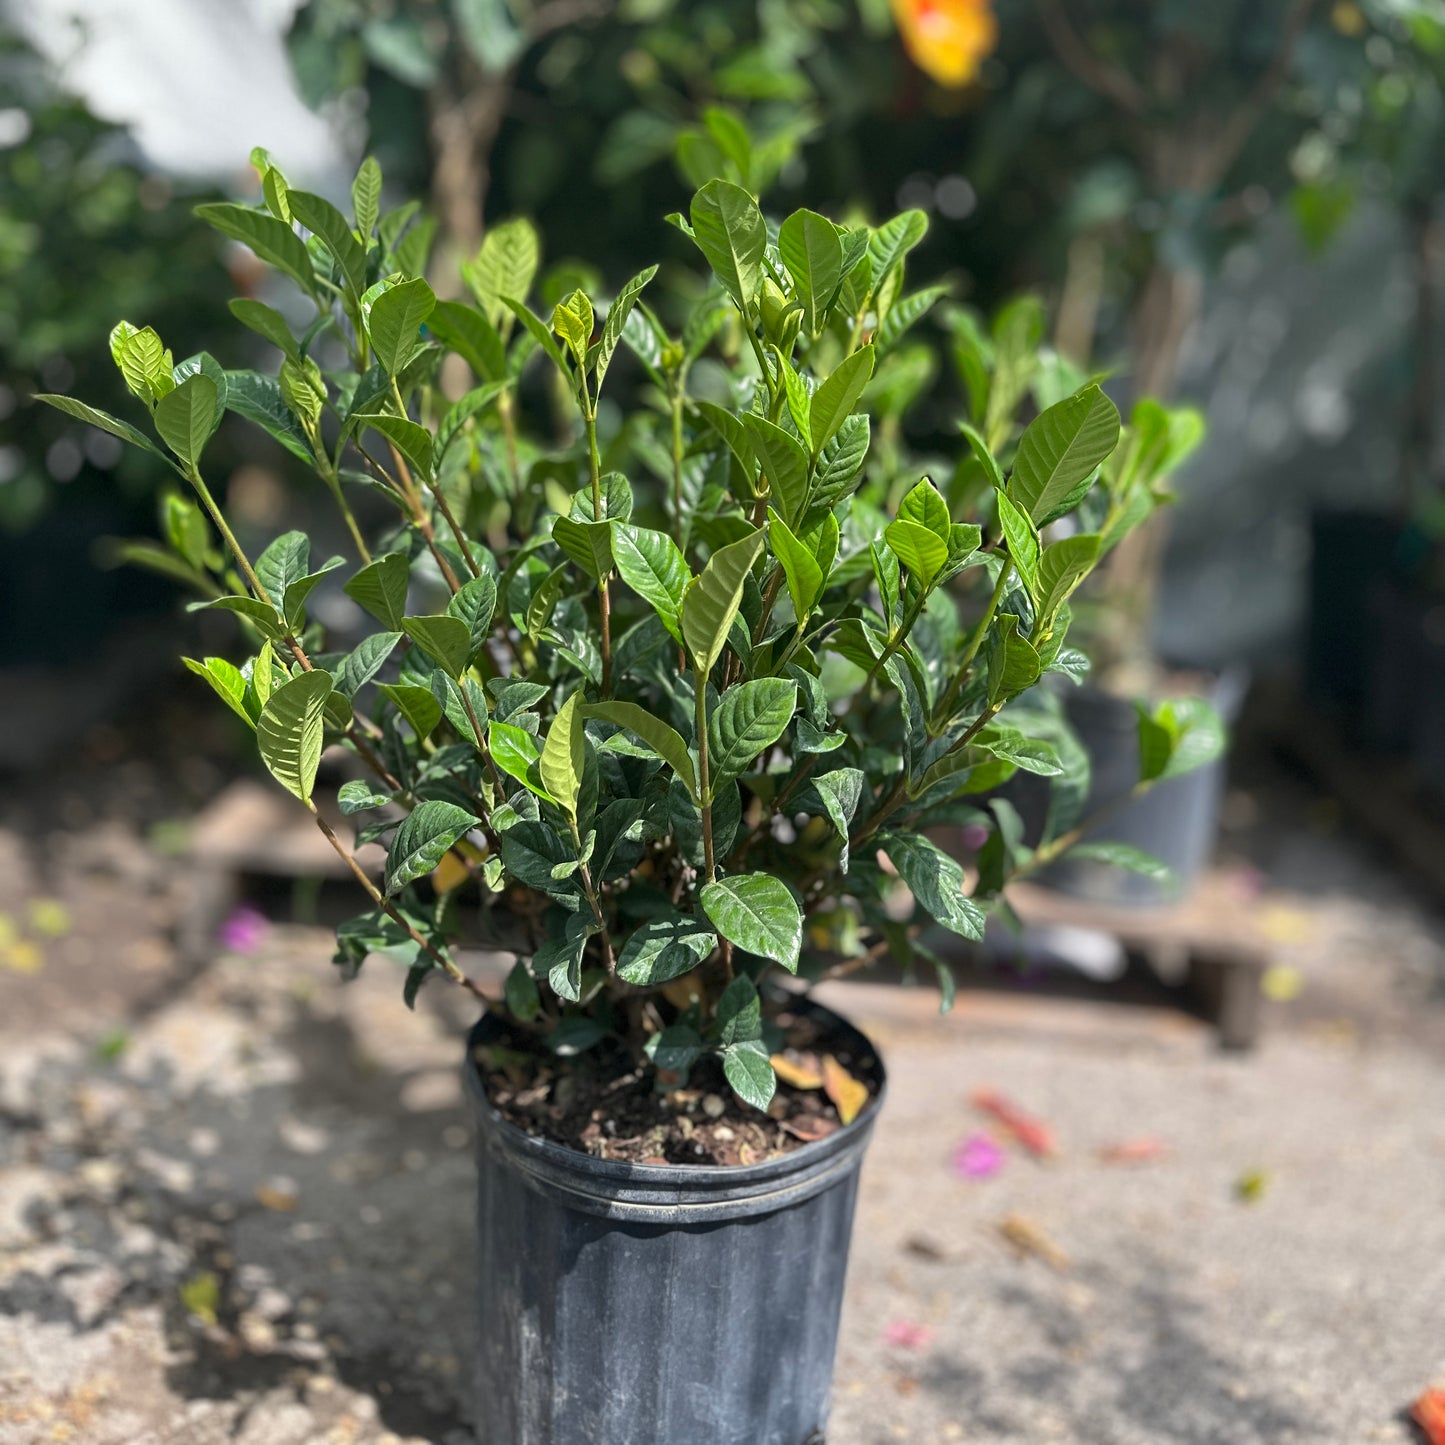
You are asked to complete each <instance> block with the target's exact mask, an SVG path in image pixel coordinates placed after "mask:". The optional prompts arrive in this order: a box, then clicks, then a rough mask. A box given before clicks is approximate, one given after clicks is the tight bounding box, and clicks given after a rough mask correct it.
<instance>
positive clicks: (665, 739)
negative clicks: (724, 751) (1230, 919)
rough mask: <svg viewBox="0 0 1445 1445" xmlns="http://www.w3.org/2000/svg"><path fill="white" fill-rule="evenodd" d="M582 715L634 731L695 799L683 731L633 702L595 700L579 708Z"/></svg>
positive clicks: (694, 779) (693, 773)
mask: <svg viewBox="0 0 1445 1445" xmlns="http://www.w3.org/2000/svg"><path fill="white" fill-rule="evenodd" d="M582 712H583V714H584V716H586V717H595V718H601V719H602V721H603V722H610V723H614V724H615V725H616V726H617V727H620V728H626V729H627V731H628V732H630V733H636V734H637V736H638V737H640V738H641V739H642V741H643V742H645V743H646V744H647V746H648V747H650V748H651V749H652V750H653V752H655V753H656V754H657V755H658V756H659V757H660V758H662V760H663V761H664V762H665V763H667V765H668V766H669V767H670V768H671V769H672V770H673V772H674V773H676V774H677V776H678V777H679V778H681V779H682V781H683V782H684V783H685V784H686V786H687V790H688V792H689V793H691V794H692V797H693V801H694V802H696V801H697V771H696V769H695V768H694V767H693V762H692V754H691V753H689V752H688V750H687V744H686V743H685V742H684V741H683V739H682V734H681V733H679V732H678V731H677V730H676V729H675V728H672V727H669V726H668V724H667V723H665V722H663V720H662V719H661V718H660V717H658V716H656V714H654V713H650V712H648V710H647V709H646V708H644V707H639V706H638V705H637V704H636V703H634V702H594V703H589V704H588V705H587V706H586V707H584V708H583V709H582Z"/></svg>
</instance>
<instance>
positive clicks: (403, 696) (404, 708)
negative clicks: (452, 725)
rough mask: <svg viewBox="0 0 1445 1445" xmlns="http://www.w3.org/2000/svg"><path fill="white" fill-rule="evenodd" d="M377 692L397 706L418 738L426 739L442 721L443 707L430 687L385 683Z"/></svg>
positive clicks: (415, 684)
mask: <svg viewBox="0 0 1445 1445" xmlns="http://www.w3.org/2000/svg"><path fill="white" fill-rule="evenodd" d="M377 691H378V692H380V693H381V694H383V695H384V696H385V697H388V698H390V699H391V701H392V702H393V703H395V704H396V708H397V711H398V712H400V713H401V715H402V716H403V717H404V718H405V719H406V720H407V722H409V723H410V724H411V725H412V728H413V730H414V731H415V733H416V735H417V737H418V738H425V737H427V736H428V735H429V734H430V733H431V730H432V729H433V728H434V727H435V726H436V725H437V724H438V723H439V722H440V721H441V720H442V705H441V703H439V702H438V701H437V700H436V698H435V697H434V696H433V695H432V690H431V689H430V688H429V687H422V686H421V685H420V684H418V683H414V682H383V683H380V684H379V685H378V687H377Z"/></svg>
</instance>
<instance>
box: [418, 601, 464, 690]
mask: <svg viewBox="0 0 1445 1445" xmlns="http://www.w3.org/2000/svg"><path fill="white" fill-rule="evenodd" d="M401 627H402V631H403V632H405V633H406V635H407V636H408V637H409V638H411V640H412V641H413V642H414V643H416V645H417V646H418V647H419V648H421V650H422V651H423V652H424V653H426V655H427V656H428V657H429V658H431V660H432V661H433V662H435V663H436V664H437V666H438V667H440V668H441V669H442V671H443V672H445V673H446V675H447V676H448V677H460V676H461V675H462V673H463V672H464V671H466V666H467V660H468V659H469V658H470V657H471V653H472V631H471V628H470V627H468V626H467V624H466V623H465V622H464V621H462V619H461V618H460V617H453V616H451V615H450V614H447V613H438V614H436V615H435V616H430V617H403V618H402V619H401Z"/></svg>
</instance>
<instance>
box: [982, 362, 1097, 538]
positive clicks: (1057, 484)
mask: <svg viewBox="0 0 1445 1445" xmlns="http://www.w3.org/2000/svg"><path fill="white" fill-rule="evenodd" d="M1118 444H1119V412H1118V409H1117V408H1116V407H1115V405H1114V403H1113V402H1112V401H1110V400H1109V398H1108V397H1107V396H1105V395H1104V393H1103V392H1102V391H1101V390H1100V389H1099V388H1098V387H1097V386H1087V387H1085V388H1084V390H1083V391H1081V392H1079V394H1078V395H1077V396H1071V397H1067V398H1066V399H1065V400H1063V401H1061V402H1058V403H1056V404H1055V405H1054V406H1051V407H1049V408H1048V409H1047V410H1046V411H1043V412H1040V413H1039V415H1038V416H1036V417H1035V418H1034V419H1033V421H1031V422H1030V423H1029V425H1028V426H1027V428H1025V430H1024V434H1023V436H1022V437H1020V438H1019V446H1018V453H1017V455H1016V456H1015V457H1014V469H1013V476H1012V477H1011V478H1010V480H1009V496H1010V497H1011V499H1012V500H1013V502H1014V503H1015V504H1016V505H1017V506H1018V507H1020V508H1021V509H1022V510H1023V511H1025V512H1027V513H1028V514H1029V516H1030V517H1032V518H1033V520H1034V521H1035V522H1042V521H1043V520H1045V519H1047V518H1048V517H1050V516H1052V515H1053V514H1054V510H1055V508H1056V507H1057V506H1058V504H1059V503H1060V502H1061V501H1062V500H1063V499H1064V498H1065V497H1067V496H1068V495H1069V494H1070V493H1071V492H1073V491H1074V489H1075V488H1076V487H1078V486H1079V485H1080V484H1081V483H1083V482H1086V481H1087V480H1088V478H1089V477H1090V476H1092V475H1093V472H1094V470H1095V468H1096V467H1098V465H1099V464H1100V463H1101V462H1102V461H1103V460H1104V458H1105V457H1107V456H1108V455H1109V454H1110V453H1111V452H1112V451H1113V450H1114V448H1115V447H1116V446H1117V445H1118Z"/></svg>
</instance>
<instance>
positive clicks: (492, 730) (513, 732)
mask: <svg viewBox="0 0 1445 1445" xmlns="http://www.w3.org/2000/svg"><path fill="white" fill-rule="evenodd" d="M487 743H488V746H489V747H490V748H491V750H492V761H493V762H494V763H495V764H496V765H497V766H498V767H499V768H500V769H501V770H502V771H503V772H504V773H506V775H507V776H508V777H509V778H515V779H516V780H517V781H518V782H519V783H521V785H522V786H523V787H524V788H526V789H528V791H530V792H533V793H535V794H536V795H537V796H538V797H539V798H544V799H546V801H547V802H549V803H551V802H555V801H556V800H555V799H554V798H553V797H552V796H551V794H549V793H548V792H547V791H546V789H545V788H543V786H542V783H541V775H540V773H539V772H538V764H539V763H540V762H541V759H542V752H541V749H540V748H538V746H537V739H536V738H534V737H533V736H532V734H531V733H529V732H528V731H527V730H526V729H525V728H519V727H517V726H516V725H515V724H513V723H506V722H496V721H493V722H492V723H491V724H489V725H488V727H487Z"/></svg>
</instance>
